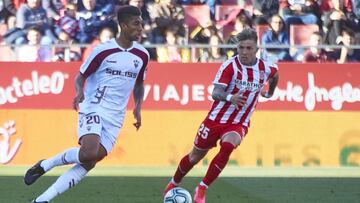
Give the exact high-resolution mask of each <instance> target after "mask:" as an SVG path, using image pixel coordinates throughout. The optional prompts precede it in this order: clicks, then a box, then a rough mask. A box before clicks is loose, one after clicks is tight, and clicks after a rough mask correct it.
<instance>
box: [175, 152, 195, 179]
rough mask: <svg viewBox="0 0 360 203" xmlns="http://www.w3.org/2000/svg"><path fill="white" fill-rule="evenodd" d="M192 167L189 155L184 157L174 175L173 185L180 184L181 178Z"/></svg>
mask: <svg viewBox="0 0 360 203" xmlns="http://www.w3.org/2000/svg"><path fill="white" fill-rule="evenodd" d="M193 166H194V165H193V164H191V163H190V159H189V155H186V156H184V157H183V158H182V159H181V161H180V163H179V166H178V168H177V170H176V172H175V175H174V181H175V183H180V182H181V180H182V179H183V177H184V176H185V175H186V174H187V173H188V172H189V171H190V170H191V169H192V167H193Z"/></svg>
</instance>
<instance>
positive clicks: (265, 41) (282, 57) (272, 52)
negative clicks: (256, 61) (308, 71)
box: [261, 15, 292, 61]
mask: <svg viewBox="0 0 360 203" xmlns="http://www.w3.org/2000/svg"><path fill="white" fill-rule="evenodd" d="M269 25H270V29H269V30H267V31H266V32H265V33H264V34H263V35H262V38H261V45H264V46H266V45H289V36H288V33H287V30H286V26H285V23H284V20H283V19H282V18H281V17H280V15H274V16H272V17H271V18H270V21H269ZM264 51H265V52H264V53H263V54H265V56H264V58H267V59H269V60H271V61H292V57H291V56H290V53H289V48H266V49H265V50H264Z"/></svg>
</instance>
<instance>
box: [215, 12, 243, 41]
mask: <svg viewBox="0 0 360 203" xmlns="http://www.w3.org/2000/svg"><path fill="white" fill-rule="evenodd" d="M243 10H244V9H243V7H241V6H238V5H216V7H215V20H216V21H217V27H218V28H219V29H221V31H222V33H223V35H224V38H225V39H227V37H228V36H229V35H230V33H231V32H232V31H233V30H234V22H235V19H236V17H237V15H238V14H239V13H240V12H242V11H243Z"/></svg>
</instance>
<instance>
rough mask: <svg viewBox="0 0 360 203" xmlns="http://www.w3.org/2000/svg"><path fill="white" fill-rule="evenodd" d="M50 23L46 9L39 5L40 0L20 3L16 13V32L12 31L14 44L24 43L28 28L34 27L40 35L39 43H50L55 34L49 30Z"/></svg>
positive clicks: (28, 0)
mask: <svg viewBox="0 0 360 203" xmlns="http://www.w3.org/2000/svg"><path fill="white" fill-rule="evenodd" d="M50 25H51V24H49V19H48V18H47V14H46V11H45V10H44V8H43V7H42V6H41V2H40V0H27V3H26V4H22V5H21V6H20V8H19V10H18V11H17V13H16V27H17V28H18V31H17V32H14V33H13V35H15V43H16V44H26V43H27V40H26V37H25V36H26V34H27V32H28V30H29V28H33V27H36V28H37V29H38V30H39V31H40V33H41V35H42V38H41V41H40V43H41V44H51V43H53V42H55V41H56V37H55V35H54V34H53V33H52V31H51V27H50Z"/></svg>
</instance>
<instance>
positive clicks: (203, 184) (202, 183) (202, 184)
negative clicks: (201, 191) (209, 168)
mask: <svg viewBox="0 0 360 203" xmlns="http://www.w3.org/2000/svg"><path fill="white" fill-rule="evenodd" d="M199 185H201V186H205V188H206V189H208V187H209V186H207V185H206V184H205V183H204V182H202V181H201V182H200V184H199Z"/></svg>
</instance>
